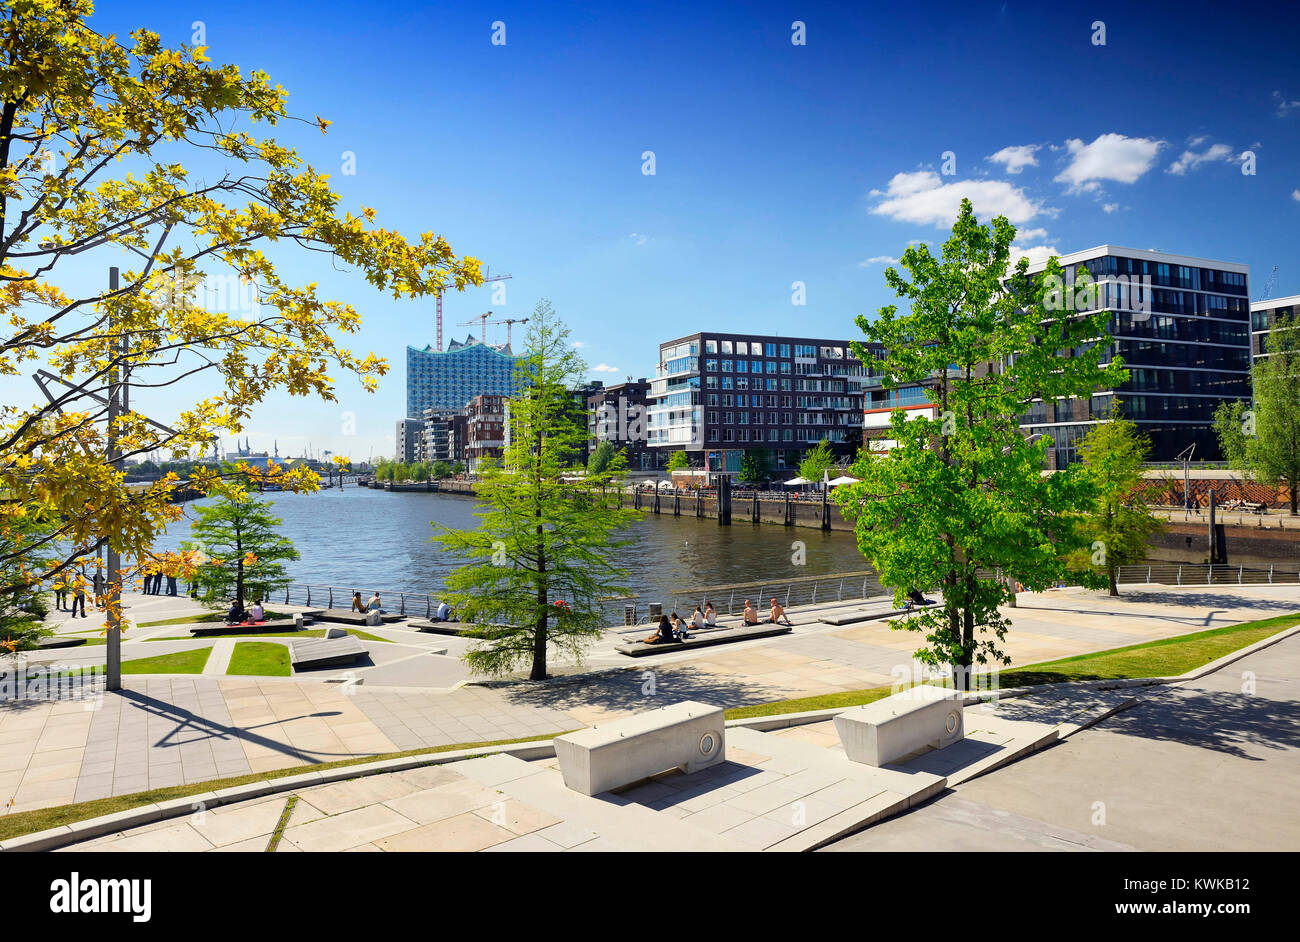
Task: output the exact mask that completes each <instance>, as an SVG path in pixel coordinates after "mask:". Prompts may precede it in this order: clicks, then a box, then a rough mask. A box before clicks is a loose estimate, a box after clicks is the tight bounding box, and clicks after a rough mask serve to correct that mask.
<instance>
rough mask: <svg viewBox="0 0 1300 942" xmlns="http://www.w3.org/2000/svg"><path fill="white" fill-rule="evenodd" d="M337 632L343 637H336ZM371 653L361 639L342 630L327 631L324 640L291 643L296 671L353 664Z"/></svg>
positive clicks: (331, 629) (290, 655)
mask: <svg viewBox="0 0 1300 942" xmlns="http://www.w3.org/2000/svg"><path fill="white" fill-rule="evenodd" d="M335 632H342V636H338V635H335ZM369 653H370V652H369V650H368V649H367V648H366V646H365V645H364V644H362V643H361V639H360V638H358V637H356V636H355V635H350V634H348V633H347V632H344V631H343V629H342V628H330V629H327V630H326V637H324V638H303V639H301V640H294V641H290V642H289V662H290V663H291V664H293V669H294V670H301V669H303V668H311V667H333V666H335V665H337V664H351V663H352V662H353V661H355V660H357V659H358V658H362V657H365V656H366V655H367V654H369Z"/></svg>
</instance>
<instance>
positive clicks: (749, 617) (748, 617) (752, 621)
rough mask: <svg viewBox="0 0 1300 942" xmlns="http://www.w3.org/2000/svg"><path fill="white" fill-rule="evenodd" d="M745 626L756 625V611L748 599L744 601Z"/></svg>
mask: <svg viewBox="0 0 1300 942" xmlns="http://www.w3.org/2000/svg"><path fill="white" fill-rule="evenodd" d="M745 624H746V625H757V624H758V611H757V610H756V609H755V608H754V606H753V605H751V604H750V602H749V599H745Z"/></svg>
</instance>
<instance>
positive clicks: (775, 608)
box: [767, 599, 794, 628]
mask: <svg viewBox="0 0 1300 942" xmlns="http://www.w3.org/2000/svg"><path fill="white" fill-rule="evenodd" d="M782 618H784V619H785V623H786V624H787V625H789V626H790V627H791V628H793V627H794V622H792V621H791V620H790V616H789V615H787V614H786V613H785V609H784V608H782V607H781V606H780V605H779V604H778V603H777V601H776V599H772V611H771V612H770V613H769V614H768V616H767V620H768V621H770V622H771V623H772V624H774V625H779V624H781V619H782Z"/></svg>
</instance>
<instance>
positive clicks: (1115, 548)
mask: <svg viewBox="0 0 1300 942" xmlns="http://www.w3.org/2000/svg"><path fill="white" fill-rule="evenodd" d="M1150 451H1151V443H1150V441H1149V440H1148V439H1147V438H1146V436H1144V435H1142V434H1141V433H1140V432H1138V427H1137V425H1136V424H1134V423H1133V422H1130V421H1129V420H1128V419H1126V418H1124V417H1123V415H1122V414H1121V411H1120V407H1119V403H1118V402H1112V404H1111V412H1110V418H1109V419H1108V420H1107V421H1105V422H1102V423H1101V424H1099V425H1096V426H1094V427H1093V429H1092V430H1091V431H1090V432H1089V433H1088V434H1087V435H1086V436H1085V437H1084V439H1083V441H1082V442H1080V443H1079V453H1080V455H1081V456H1082V458H1083V473H1084V475H1085V476H1086V477H1087V478H1088V479H1089V480H1090V481H1091V483H1092V485H1093V493H1094V495H1095V496H1094V498H1093V504H1092V506H1091V507H1090V508H1089V509H1088V511H1087V512H1086V513H1085V514H1084V516H1083V518H1082V521H1081V525H1080V528H1079V535H1080V537H1081V538H1082V539H1083V541H1084V542H1085V544H1086V545H1085V546H1082V547H1079V548H1077V549H1076V550H1075V551H1074V553H1073V554H1072V556H1071V563H1072V565H1074V566H1076V567H1078V568H1089V567H1091V568H1093V569H1094V570H1096V571H1098V572H1102V573H1105V577H1106V587H1107V589H1108V590H1109V591H1110V594H1111V595H1119V585H1118V581H1117V576H1118V573H1119V567H1120V566H1126V565H1130V564H1133V563H1140V562H1142V560H1144V559H1146V557H1147V541H1148V540H1149V539H1150V538H1151V537H1152V536H1153V535H1155V534H1157V533H1160V532H1162V531H1163V530H1164V528H1165V525H1164V522H1163V521H1161V520H1160V519H1158V518H1157V517H1155V516H1154V515H1153V514H1152V513H1151V511H1150V510H1149V509H1148V508H1147V505H1146V501H1145V499H1144V498H1143V483H1144V482H1143V478H1142V468H1143V463H1144V462H1145V461H1146V459H1147V454H1148V453H1149V452H1150Z"/></svg>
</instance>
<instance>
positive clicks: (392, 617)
mask: <svg viewBox="0 0 1300 942" xmlns="http://www.w3.org/2000/svg"><path fill="white" fill-rule="evenodd" d="M317 617H318V618H320V620H321V621H336V622H341V623H342V624H344V625H363V626H364V625H370V626H372V627H373V626H375V625H379V624H381V623H382V624H391V623H392V622H395V621H401V620H402V619H403V618H405V617H406V616H405V615H398V614H395V613H393V612H354V611H351V610H350V609H346V608H327V609H325V610H324V611H323V612H321V613H320V615H318V616H317Z"/></svg>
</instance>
